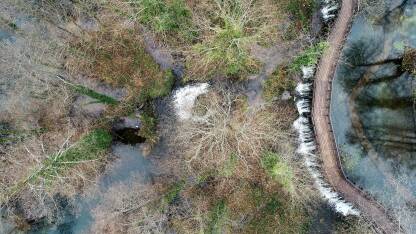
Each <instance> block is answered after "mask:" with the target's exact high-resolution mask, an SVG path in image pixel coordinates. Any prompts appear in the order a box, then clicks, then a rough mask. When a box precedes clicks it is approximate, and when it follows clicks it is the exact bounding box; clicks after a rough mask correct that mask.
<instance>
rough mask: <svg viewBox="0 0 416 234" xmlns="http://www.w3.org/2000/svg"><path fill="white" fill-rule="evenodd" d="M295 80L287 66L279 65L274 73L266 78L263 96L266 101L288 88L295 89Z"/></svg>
mask: <svg viewBox="0 0 416 234" xmlns="http://www.w3.org/2000/svg"><path fill="white" fill-rule="evenodd" d="M294 87H295V81H294V80H293V79H291V78H290V76H289V75H288V71H287V68H286V67H285V66H279V67H278V68H277V69H276V71H275V72H273V74H272V75H271V76H270V77H268V78H267V79H266V81H265V82H264V85H263V96H264V98H265V99H266V101H273V99H274V98H275V97H278V96H280V95H281V94H282V93H283V92H284V91H286V90H289V91H290V90H293V88H294Z"/></svg>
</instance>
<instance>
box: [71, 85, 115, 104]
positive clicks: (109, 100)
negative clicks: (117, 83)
mask: <svg viewBox="0 0 416 234" xmlns="http://www.w3.org/2000/svg"><path fill="white" fill-rule="evenodd" d="M71 87H72V88H73V89H74V91H75V92H77V93H79V94H82V95H86V96H88V97H91V98H93V99H95V100H97V101H98V102H99V103H103V104H108V105H113V106H114V105H117V104H119V101H117V100H116V99H115V98H113V97H110V96H107V95H104V94H101V93H98V92H96V91H94V90H92V89H89V88H87V87H85V86H82V85H75V84H74V85H72V86H71Z"/></svg>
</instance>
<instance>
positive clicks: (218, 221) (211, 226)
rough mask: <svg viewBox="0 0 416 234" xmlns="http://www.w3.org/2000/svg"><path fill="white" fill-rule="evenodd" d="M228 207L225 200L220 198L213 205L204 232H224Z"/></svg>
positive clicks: (216, 233)
mask: <svg viewBox="0 0 416 234" xmlns="http://www.w3.org/2000/svg"><path fill="white" fill-rule="evenodd" d="M227 214H228V207H227V204H226V202H225V200H220V201H218V202H217V204H215V205H214V207H213V209H212V210H211V212H210V214H209V222H208V226H207V230H206V233H211V234H220V233H224V230H225V228H226V218H227Z"/></svg>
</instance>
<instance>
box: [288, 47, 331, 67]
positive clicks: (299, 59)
mask: <svg viewBox="0 0 416 234" xmlns="http://www.w3.org/2000/svg"><path fill="white" fill-rule="evenodd" d="M326 48H328V43H327V42H319V43H317V44H316V45H313V46H310V47H309V48H307V49H306V50H305V51H304V52H303V53H301V54H300V55H298V56H296V57H295V59H294V60H293V61H292V63H291V64H290V66H289V70H290V71H293V72H299V71H301V68H302V67H303V66H306V67H307V66H312V65H315V64H316V63H317V62H318V59H319V58H320V56H321V55H322V53H323V52H324V51H325V49H326Z"/></svg>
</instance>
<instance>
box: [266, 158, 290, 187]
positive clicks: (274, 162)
mask: <svg viewBox="0 0 416 234" xmlns="http://www.w3.org/2000/svg"><path fill="white" fill-rule="evenodd" d="M261 165H262V167H263V168H264V170H265V171H266V173H267V174H268V175H269V176H270V177H271V178H273V179H274V180H276V181H278V182H279V183H280V184H281V185H282V186H283V188H284V189H285V190H286V191H287V192H290V193H291V192H293V191H294V185H293V178H294V174H293V170H292V168H291V167H290V166H289V165H288V164H287V163H285V162H283V161H282V160H281V159H280V156H279V155H277V154H276V153H273V152H265V153H263V155H262V158H261Z"/></svg>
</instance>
